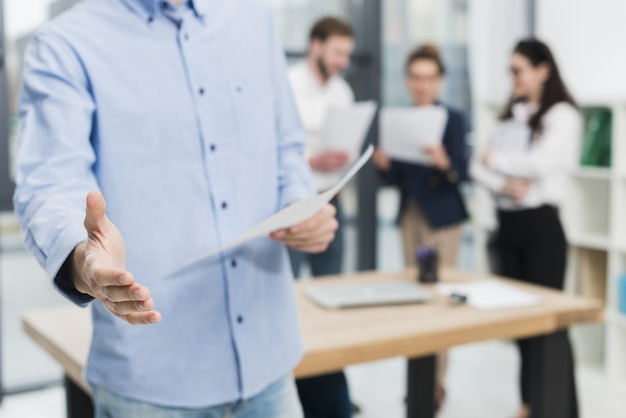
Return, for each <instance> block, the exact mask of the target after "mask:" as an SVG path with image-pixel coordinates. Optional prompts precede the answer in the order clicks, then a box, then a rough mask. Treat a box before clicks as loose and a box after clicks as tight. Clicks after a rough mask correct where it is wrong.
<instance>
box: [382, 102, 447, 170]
mask: <svg viewBox="0 0 626 418" xmlns="http://www.w3.org/2000/svg"><path fill="white" fill-rule="evenodd" d="M447 122H448V111H447V110H446V109H445V108H444V107H441V106H420V107H396V108H385V109H382V110H381V112H380V144H381V148H382V150H383V151H384V152H385V153H386V154H387V155H388V156H390V157H391V158H393V159H395V160H400V161H407V162H411V163H419V164H426V165H431V164H430V158H429V157H428V154H426V152H425V151H424V148H425V147H427V146H435V145H439V144H441V143H442V141H443V134H444V132H445V129H446V123H447Z"/></svg>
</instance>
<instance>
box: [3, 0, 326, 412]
mask: <svg viewBox="0 0 626 418" xmlns="http://www.w3.org/2000/svg"><path fill="white" fill-rule="evenodd" d="M25 62H26V65H25V69H24V84H23V88H22V94H21V98H20V124H19V143H20V144H19V152H18V157H17V163H16V171H17V174H16V180H17V181H16V183H17V186H16V190H15V196H14V204H15V211H16V213H17V216H18V218H19V220H20V223H21V225H22V228H23V235H24V239H25V242H26V246H27V247H28V249H29V250H30V251H31V252H32V253H33V255H34V256H35V257H36V258H37V260H38V261H39V262H40V264H41V265H42V266H43V267H44V268H45V270H46V272H47V273H48V275H49V276H50V279H51V282H52V283H53V284H54V286H55V287H56V288H57V289H58V290H59V291H60V292H61V293H63V295H65V296H66V297H67V298H68V299H69V300H71V301H72V302H74V303H75V304H77V305H80V306H88V305H90V306H91V312H92V315H91V316H92V321H93V338H92V343H91V348H90V353H89V358H88V360H87V365H86V370H85V375H86V379H87V381H88V382H89V384H90V386H91V389H92V392H93V399H94V404H95V416H96V418H105V417H106V418H131V417H132V418H157V417H169V418H193V417H200V416H202V417H218V416H219V417H222V416H229V417H233V418H259V417H267V418H269V417H271V418H299V417H302V408H301V406H300V403H299V400H298V394H297V391H296V387H295V384H294V379H293V369H294V367H295V366H296V365H297V364H298V363H299V362H300V360H301V358H302V354H303V346H302V341H301V336H300V328H299V322H298V311H297V304H296V299H295V295H294V291H293V275H292V272H291V268H290V265H289V258H288V255H287V251H286V249H285V245H284V244H287V245H288V246H291V247H293V248H295V249H297V250H301V251H309V252H320V251H324V250H325V249H326V248H327V246H328V244H329V243H330V242H331V241H332V239H333V236H334V231H335V229H336V228H337V222H336V220H335V219H334V213H335V209H334V208H333V207H332V206H331V205H325V206H324V207H323V208H322V209H321V210H319V211H318V212H317V213H316V214H312V215H313V216H312V217H311V218H310V219H308V220H307V221H305V222H303V223H301V224H298V225H295V226H294V227H290V228H286V229H280V230H278V231H274V233H273V234H272V235H271V236H265V237H260V238H258V239H256V240H254V241H250V242H246V243H245V244H243V245H239V246H237V247H236V248H233V249H230V250H227V251H223V252H221V253H220V254H218V255H216V256H214V257H208V258H205V259H203V260H202V262H200V263H197V264H194V266H193V267H192V268H187V269H185V270H184V271H182V272H180V273H178V274H172V272H175V271H178V270H180V268H181V267H182V266H183V265H185V263H186V262H187V261H188V260H189V259H192V258H194V257H197V256H201V255H203V254H207V253H209V252H211V251H213V250H215V249H216V248H220V247H221V246H222V245H223V244H225V243H227V242H229V241H231V240H233V239H235V238H236V237H237V236H239V235H240V234H241V233H243V232H244V231H246V230H248V229H250V228H252V227H253V226H254V225H256V224H258V223H259V222H261V221H262V220H263V219H266V218H268V217H270V216H271V215H273V214H274V213H276V212H278V211H280V210H281V209H283V208H286V207H288V206H290V205H291V204H292V203H294V202H297V201H302V200H303V199H307V198H309V197H311V196H313V195H314V194H315V190H314V187H313V182H312V177H311V172H310V168H309V166H308V164H307V161H306V160H305V158H304V155H303V151H304V140H305V132H304V129H303V128H302V125H301V123H300V120H299V117H298V113H297V109H296V107H295V103H294V101H293V98H292V94H291V89H290V86H289V81H288V78H287V66H286V62H285V57H284V52H283V50H282V48H281V46H280V43H279V42H278V39H277V35H276V33H275V30H274V24H273V16H272V10H271V8H270V6H269V5H267V4H266V2H259V1H250V0H242V1H221V2H216V1H209V0H194V1H184V0H169V1H163V2H156V1H153V0H87V1H84V2H81V3H80V4H79V5H77V6H76V7H73V8H72V9H70V10H69V11H67V12H66V13H64V14H63V15H61V16H59V17H57V18H56V19H54V20H53V21H51V22H50V23H48V24H47V25H46V26H45V27H44V28H42V29H41V30H40V31H39V32H38V33H37V34H36V35H35V36H34V38H33V40H32V42H31V44H30V46H29V48H28V50H27V52H26V58H25ZM120 62H124V65H119V63H120ZM251 74H254V76H251ZM105 199H106V203H105ZM140 324H145V325H143V326H140Z"/></svg>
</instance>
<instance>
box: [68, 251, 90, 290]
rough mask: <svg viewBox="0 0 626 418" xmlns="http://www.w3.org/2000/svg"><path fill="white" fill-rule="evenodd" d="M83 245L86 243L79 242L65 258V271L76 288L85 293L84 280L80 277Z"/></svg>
mask: <svg viewBox="0 0 626 418" xmlns="http://www.w3.org/2000/svg"><path fill="white" fill-rule="evenodd" d="M85 245H86V243H85V242H84V241H83V242H81V243H80V244H78V245H77V246H76V247H75V248H74V250H73V251H72V252H71V253H70V255H69V257H68V260H67V261H68V263H67V264H68V269H67V272H66V273H67V274H68V279H69V280H70V281H71V283H73V284H74V287H75V288H76V290H78V291H79V292H81V293H85V294H87V289H86V287H85V281H84V280H83V277H82V276H83V275H82V271H83V266H84V264H85Z"/></svg>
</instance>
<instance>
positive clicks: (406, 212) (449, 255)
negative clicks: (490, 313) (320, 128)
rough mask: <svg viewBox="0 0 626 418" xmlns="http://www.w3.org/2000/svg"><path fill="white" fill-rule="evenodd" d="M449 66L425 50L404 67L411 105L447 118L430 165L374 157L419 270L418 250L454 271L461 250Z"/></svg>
mask: <svg viewBox="0 0 626 418" xmlns="http://www.w3.org/2000/svg"><path fill="white" fill-rule="evenodd" d="M444 74H445V66H444V64H443V61H442V60H441V57H440V55H439V51H438V49H437V48H436V47H435V46H433V45H423V46H421V47H419V48H417V49H416V50H414V51H413V52H411V53H410V54H409V56H408V58H407V62H406V81H407V87H408V90H409V93H410V94H411V98H412V100H413V105H414V106H417V107H421V106H441V107H443V108H444V109H445V111H446V112H447V114H448V119H447V123H446V126H445V129H444V134H443V138H442V142H441V144H440V145H437V146H433V147H428V148H426V149H425V151H426V152H427V154H428V156H429V159H430V165H424V164H417V163H409V162H403V161H397V160H393V159H391V158H389V156H387V155H386V154H385V153H384V152H383V151H382V150H380V149H378V150H376V152H375V153H374V163H375V165H376V166H377V168H378V169H379V170H380V171H381V172H383V173H384V175H385V177H386V178H387V180H388V181H389V183H391V184H393V185H396V186H398V187H399V189H400V196H401V198H400V210H399V215H398V220H399V224H400V232H401V235H402V246H403V252H404V261H405V264H406V265H407V266H414V265H415V264H416V249H417V247H419V246H426V247H431V248H434V249H436V250H437V254H438V257H439V264H440V265H443V266H449V267H456V265H457V259H458V253H459V247H460V244H461V227H462V224H463V222H464V221H465V220H466V219H467V210H466V208H465V204H464V202H463V198H462V196H461V192H460V190H459V185H460V183H461V181H463V180H465V179H466V178H467V147H466V143H465V121H464V118H463V116H462V115H461V113H459V112H457V111H455V110H453V109H451V108H449V107H447V106H444V105H442V104H440V103H439V101H438V95H439V91H440V89H441V86H442V83H443V76H444ZM446 363H447V355H446V353H441V354H440V355H439V357H438V378H437V388H436V404H437V407H439V406H440V405H441V403H442V401H443V398H444V395H445V391H444V386H443V380H444V375H445V370H446Z"/></svg>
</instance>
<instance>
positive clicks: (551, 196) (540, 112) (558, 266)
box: [471, 39, 582, 418]
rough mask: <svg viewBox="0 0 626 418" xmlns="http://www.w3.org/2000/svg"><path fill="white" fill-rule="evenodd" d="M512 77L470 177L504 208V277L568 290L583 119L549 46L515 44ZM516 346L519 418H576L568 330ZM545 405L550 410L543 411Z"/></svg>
mask: <svg viewBox="0 0 626 418" xmlns="http://www.w3.org/2000/svg"><path fill="white" fill-rule="evenodd" d="M511 75H512V79H513V94H512V98H511V100H510V102H509V103H508V105H507V106H506V108H505V109H504V112H503V113H502V115H501V117H500V123H499V124H498V125H497V126H496V129H495V132H494V136H493V139H492V142H491V144H490V147H489V149H487V150H486V151H484V152H483V153H482V155H481V156H480V158H478V159H476V160H475V161H474V162H473V163H472V166H471V174H472V177H473V178H474V179H475V180H476V181H478V182H479V183H481V184H483V185H484V186H486V187H487V188H488V189H489V190H491V191H492V192H493V194H494V196H495V199H496V203H497V206H498V221H499V229H498V234H497V241H496V242H497V244H496V246H497V254H498V257H499V264H500V269H501V271H500V272H499V273H501V274H502V275H504V276H507V277H512V278H516V279H519V280H523V281H528V282H531V283H534V284H540V285H544V286H548V287H552V288H554V289H558V290H562V289H563V282H564V278H565V266H566V256H567V242H566V238H565V234H564V232H563V227H562V226H561V221H560V219H559V209H558V208H559V206H560V204H561V203H562V202H563V199H564V197H565V193H567V177H568V173H569V172H570V170H571V169H572V168H573V167H574V166H575V163H576V154H577V150H578V147H579V144H580V140H581V129H582V122H581V117H580V115H579V112H578V110H577V107H576V103H575V102H574V99H573V98H572V96H571V95H570V93H569V91H568V89H567V87H566V86H565V84H564V82H563V80H562V79H561V75H560V73H559V69H558V67H557V64H556V61H555V60H554V57H553V55H552V52H551V51H550V49H549V48H548V47H547V46H546V45H545V44H544V43H543V42H540V41H538V40H535V39H529V40H524V41H521V42H519V43H518V44H517V46H516V47H515V50H514V52H513V55H512V57H511ZM518 344H519V347H520V352H521V363H522V368H521V397H522V402H523V406H522V407H521V408H520V411H519V414H518V417H519V418H527V417H533V418H535V417H542V418H577V417H578V404H577V397H576V385H575V376H574V365H573V358H572V349H571V347H570V343H569V339H568V336H567V332H566V331H562V332H558V333H556V334H553V335H549V336H546V337H539V338H530V339H526V340H520V341H519V342H518ZM548 347H549V348H548ZM545 353H551V355H549V356H548V355H546V354H545ZM548 364H549V365H550V367H551V370H559V371H560V372H559V375H560V377H561V379H562V380H561V382H559V383H561V387H562V390H561V391H560V396H559V397H558V398H554V397H551V398H550V399H547V398H545V396H544V393H545V389H546V388H544V387H542V384H543V382H545V379H544V378H543V374H545V373H549V372H547V371H546V367H547V365H548ZM555 384H556V383H555ZM546 405H550V407H551V408H552V412H550V413H547V412H545V411H546V410H547V409H546Z"/></svg>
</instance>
